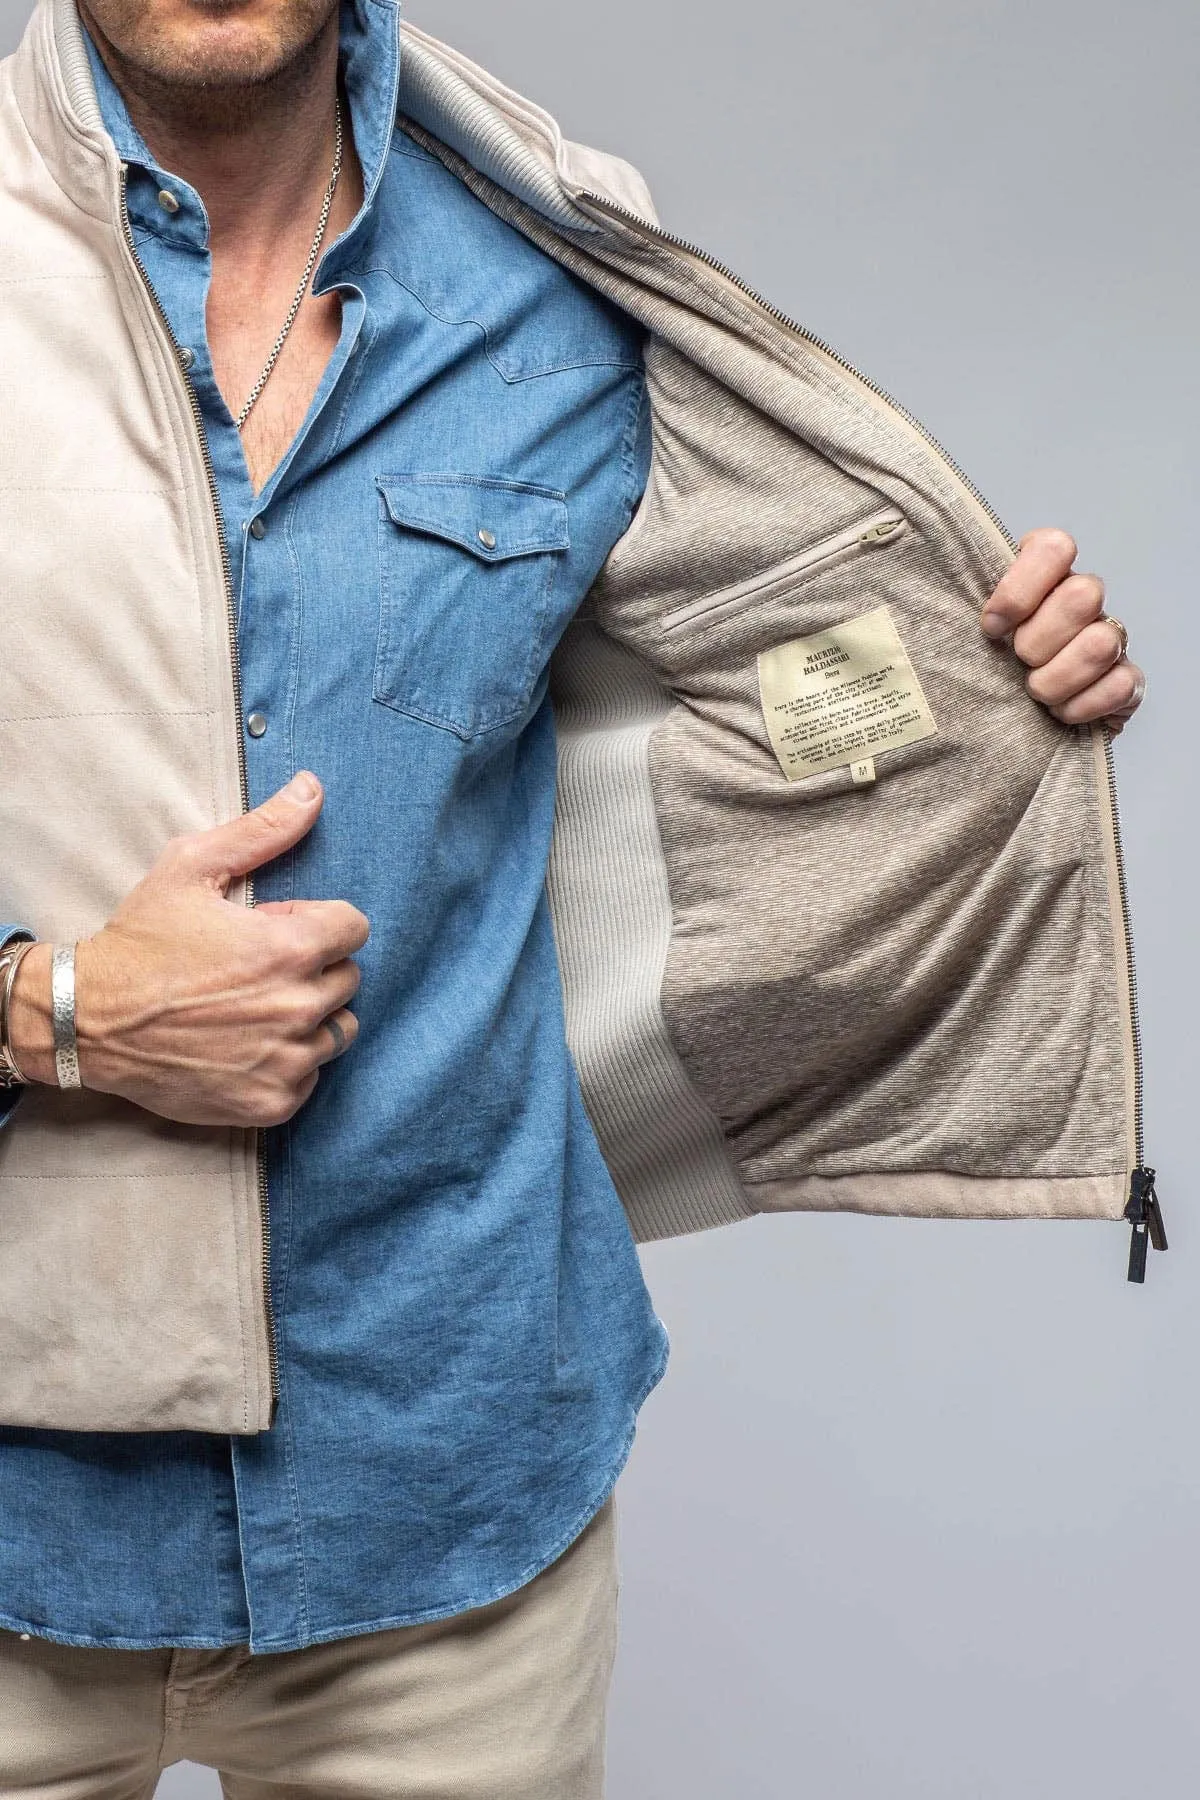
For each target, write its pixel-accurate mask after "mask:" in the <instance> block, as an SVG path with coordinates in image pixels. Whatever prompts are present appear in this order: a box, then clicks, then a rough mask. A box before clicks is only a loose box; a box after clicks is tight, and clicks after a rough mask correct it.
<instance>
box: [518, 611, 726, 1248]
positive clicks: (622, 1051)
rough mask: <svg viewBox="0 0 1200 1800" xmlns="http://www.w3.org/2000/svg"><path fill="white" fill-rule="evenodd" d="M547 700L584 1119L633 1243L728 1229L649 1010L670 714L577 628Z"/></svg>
mask: <svg viewBox="0 0 1200 1800" xmlns="http://www.w3.org/2000/svg"><path fill="white" fill-rule="evenodd" d="M553 693H554V704H555V713H556V717H557V720H558V734H559V816H558V820H557V823H556V830H555V843H554V853H553V856H552V858H551V863H550V872H549V878H548V886H549V895H550V905H551V910H552V912H553V915H554V923H555V931H556V934H557V937H558V947H559V958H560V961H561V963H562V968H563V976H564V982H563V985H564V990H565V994H566V1005H567V1035H568V1038H569V1040H570V1044H571V1049H572V1052H573V1054H574V1056H575V1062H576V1066H577V1068H578V1070H579V1077H580V1082H581V1084H582V1087H583V1094H584V1099H585V1101H586V1103H587V1107H588V1112H589V1114H590V1116H591V1119H592V1123H593V1125H594V1126H595V1129H596V1134H597V1136H598V1138H599V1140H600V1147H601V1149H602V1150H603V1152H604V1157H605V1160H606V1162H607V1163H608V1166H609V1169H610V1170H611V1172H612V1176H613V1179H614V1181H615V1182H616V1185H617V1190H618V1192H619V1193H620V1195H621V1198H622V1200H623V1201H624V1204H625V1208H626V1210H627V1212H628V1214H629V1218H630V1223H631V1225H632V1227H633V1232H634V1236H635V1237H636V1238H638V1239H639V1241H643V1242H644V1241H646V1240H649V1239H652V1238H661V1237H670V1236H673V1235H675V1234H677V1233H680V1232H687V1231H700V1230H704V1229H706V1228H707V1227H709V1226H713V1225H727V1224H730V1223H732V1221H733V1220H735V1219H743V1218H747V1217H749V1216H750V1214H751V1212H752V1211H753V1208H752V1207H751V1206H750V1204H749V1202H748V1201H747V1199H746V1197H745V1195H744V1194H743V1192H742V1188H741V1184H740V1183H739V1181H738V1178H737V1176H736V1174H735V1172H734V1169H733V1166H732V1164H731V1162H730V1160H729V1157H728V1155H727V1153H726V1150H725V1144H724V1138H723V1135H722V1132H721V1127H720V1124H719V1122H718V1121H717V1119H716V1118H715V1117H714V1116H713V1114H712V1113H711V1112H710V1111H709V1110H708V1108H707V1107H706V1106H705V1105H704V1103H703V1101H702V1100H701V1099H700V1097H699V1096H698V1094H697V1093H696V1091H695V1089H694V1088H693V1086H692V1085H691V1083H690V1081H689V1080H688V1077H687V1075H686V1074H685V1072H684V1069H683V1066H682V1064H681V1063H680V1061H679V1058H678V1057H677V1056H676V1054H675V1052H674V1050H673V1049H672V1047H671V1044H670V1041H669V1040H668V1037H667V1032H666V1026H665V1024H664V1021H663V1015H662V1007H661V1004H660V994H661V989H662V976H663V967H664V965H665V962H666V957H667V950H668V947H669V944H670V938H671V896H670V893H669V891H668V888H667V876H666V865H665V863H664V861H663V854H662V845H661V843H660V841H659V835H658V826H657V823H656V820H655V813H654V803H653V798H652V794H651V788H650V743H651V738H652V736H653V734H654V730H655V727H656V726H657V725H659V724H660V723H661V722H662V720H663V719H664V718H665V717H667V715H668V714H669V712H670V711H671V709H672V706H673V704H674V703H673V702H672V701H671V700H670V698H669V697H668V696H667V695H666V694H664V692H663V691H662V689H661V688H660V687H659V686H658V685H657V683H656V682H655V681H654V680H653V678H652V677H651V676H650V675H649V673H648V672H647V670H646V668H645V665H644V664H642V663H640V662H638V661H636V660H635V659H634V658H633V657H632V656H630V655H628V653H627V652H625V651H624V650H622V649H620V648H619V646H617V645H616V644H614V643H613V642H612V640H611V639H610V638H607V637H605V636H604V634H603V633H602V632H601V631H600V630H599V629H598V627H597V626H595V625H594V624H591V623H589V622H588V621H586V620H579V621H577V622H576V623H575V624H574V625H573V626H572V627H571V628H570V630H569V631H568V633H567V635H566V637H565V638H564V640H563V643H562V645H561V646H560V648H559V651H558V653H557V656H556V659H555V664H554V675H553Z"/></svg>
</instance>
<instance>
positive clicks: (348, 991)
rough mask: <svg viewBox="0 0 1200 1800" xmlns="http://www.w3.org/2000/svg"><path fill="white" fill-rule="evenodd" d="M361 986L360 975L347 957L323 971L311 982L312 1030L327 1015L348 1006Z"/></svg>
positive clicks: (358, 970) (356, 966) (356, 967)
mask: <svg viewBox="0 0 1200 1800" xmlns="http://www.w3.org/2000/svg"><path fill="white" fill-rule="evenodd" d="M361 984H362V973H361V971H360V969H359V966H358V964H357V963H356V962H351V961H350V958H349V957H346V958H344V959H343V960H342V961H341V962H337V963H333V964H332V965H331V966H330V967H329V968H328V969H323V970H322V971H321V973H320V974H319V975H318V976H317V977H316V978H315V980H314V981H313V982H312V1003H313V1028H314V1029H315V1028H316V1025H317V1024H318V1023H319V1022H320V1021H321V1020H322V1019H323V1018H325V1017H326V1015H327V1014H329V1013H334V1012H338V1011H340V1009H341V1008H342V1007H343V1006H348V1005H349V1004H350V1002H351V1000H353V998H354V996H355V994H357V992H358V990H359V987H360V986H361Z"/></svg>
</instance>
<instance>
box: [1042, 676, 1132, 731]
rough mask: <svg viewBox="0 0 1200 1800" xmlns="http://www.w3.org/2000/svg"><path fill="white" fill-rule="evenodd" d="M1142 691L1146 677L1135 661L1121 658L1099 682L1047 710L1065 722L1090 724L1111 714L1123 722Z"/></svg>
mask: <svg viewBox="0 0 1200 1800" xmlns="http://www.w3.org/2000/svg"><path fill="white" fill-rule="evenodd" d="M1145 691H1146V677H1145V676H1144V675H1143V674H1142V671H1141V670H1140V669H1139V668H1138V667H1137V665H1136V663H1131V662H1128V661H1122V662H1119V663H1118V664H1117V666H1116V667H1115V668H1113V669H1110V670H1109V671H1108V673H1107V675H1102V676H1101V678H1100V680H1099V681H1095V682H1093V683H1092V685H1091V686H1090V687H1087V688H1084V689H1083V691H1082V692H1081V693H1078V694H1073V695H1072V696H1071V698H1070V699H1069V700H1065V701H1064V702H1063V703H1062V705H1061V706H1052V707H1051V708H1050V710H1051V712H1052V713H1053V714H1054V716H1055V718H1056V719H1061V720H1062V722H1063V724H1064V725H1090V724H1092V723H1094V722H1095V721H1096V720H1098V719H1106V718H1108V717H1109V716H1110V715H1111V716H1114V717H1116V718H1119V719H1121V721H1122V722H1124V720H1125V719H1127V718H1130V717H1132V715H1133V713H1134V712H1135V711H1136V710H1137V708H1138V706H1140V704H1141V701H1142V696H1143V694H1144V693H1145Z"/></svg>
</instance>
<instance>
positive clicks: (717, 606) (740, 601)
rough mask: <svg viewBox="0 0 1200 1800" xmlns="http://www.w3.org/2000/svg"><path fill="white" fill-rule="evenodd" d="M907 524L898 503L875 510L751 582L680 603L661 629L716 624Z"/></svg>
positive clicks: (882, 541)
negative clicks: (775, 590)
mask: <svg viewBox="0 0 1200 1800" xmlns="http://www.w3.org/2000/svg"><path fill="white" fill-rule="evenodd" d="M907 524H908V520H907V519H906V518H905V517H904V516H903V514H901V513H898V512H897V511H896V509H895V507H894V506H892V507H888V508H886V509H885V510H880V511H879V512H875V513H872V514H871V516H870V518H867V519H862V520H860V521H859V523H858V524H857V525H850V526H847V528H846V529H845V530H844V531H838V532H835V533H834V534H833V536H832V537H827V538H822V539H821V541H820V543H819V544H810V545H809V546H808V548H807V549H805V550H798V551H797V552H796V554H795V556H790V557H789V558H788V560H787V561H786V562H781V563H775V564H774V565H773V566H772V567H771V568H769V569H764V570H763V572H762V574H761V575H752V576H751V577H750V579H749V580H748V581H739V582H737V583H736V584H735V585H734V586H733V587H727V588H719V589H718V590H717V592H716V593H715V594H705V595H703V596H702V598H701V599H699V600H689V601H688V603H687V605H686V606H677V607H676V608H675V609H674V611H673V612H669V613H665V614H664V615H663V618H662V620H661V623H660V629H661V630H662V631H678V630H679V629H680V627H681V626H684V625H691V624H694V623H696V622H698V621H700V622H703V623H704V624H706V625H708V624H713V623H715V622H716V621H718V620H719V619H721V618H723V617H724V616H725V614H726V613H736V612H738V611H740V610H741V608H742V607H743V606H746V605H748V604H749V603H750V602H751V601H752V600H756V599H760V598H761V597H762V596H763V595H764V594H765V593H766V592H767V591H768V590H769V589H772V588H776V587H782V588H786V587H787V586H788V584H789V583H790V582H793V581H794V580H795V579H796V577H797V576H798V575H807V574H808V573H809V571H810V570H812V569H815V568H816V567H817V566H818V565H819V564H821V563H826V562H833V561H834V560H835V559H837V558H839V557H848V556H854V555H857V554H858V553H860V552H861V551H864V550H872V549H875V548H876V547H878V546H880V545H883V544H890V543H892V542H893V541H894V540H895V539H896V538H898V537H899V536H900V534H901V533H902V532H903V531H904V530H905V528H906V526H907Z"/></svg>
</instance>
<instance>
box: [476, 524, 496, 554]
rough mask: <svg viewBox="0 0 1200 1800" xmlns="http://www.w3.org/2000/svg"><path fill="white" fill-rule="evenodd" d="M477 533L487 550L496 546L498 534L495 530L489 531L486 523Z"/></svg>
mask: <svg viewBox="0 0 1200 1800" xmlns="http://www.w3.org/2000/svg"><path fill="white" fill-rule="evenodd" d="M475 535H476V537H477V538H478V539H479V541H480V543H481V544H482V545H483V547H484V549H485V550H494V549H495V548H496V534H495V532H494V531H489V530H488V528H487V526H486V525H481V526H480V527H479V530H478V531H477V532H476V533H475Z"/></svg>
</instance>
